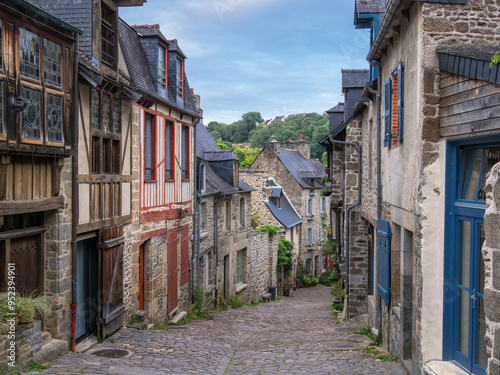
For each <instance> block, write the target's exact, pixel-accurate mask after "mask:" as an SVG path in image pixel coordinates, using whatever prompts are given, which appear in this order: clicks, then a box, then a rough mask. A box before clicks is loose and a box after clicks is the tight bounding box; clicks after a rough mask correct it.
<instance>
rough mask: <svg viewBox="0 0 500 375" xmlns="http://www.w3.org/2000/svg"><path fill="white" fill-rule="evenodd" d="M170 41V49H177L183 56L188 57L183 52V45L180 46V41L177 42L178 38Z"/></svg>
mask: <svg viewBox="0 0 500 375" xmlns="http://www.w3.org/2000/svg"><path fill="white" fill-rule="evenodd" d="M168 43H169V46H168V50H169V51H175V52H177V53H179V54H180V55H181V56H182V57H184V58H186V55H184V52H182V50H181V47H179V43H177V39H172V40H169V41H168Z"/></svg>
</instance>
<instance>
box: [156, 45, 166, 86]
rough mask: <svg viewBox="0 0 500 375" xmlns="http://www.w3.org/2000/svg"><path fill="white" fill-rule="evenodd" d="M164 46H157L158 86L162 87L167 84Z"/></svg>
mask: <svg viewBox="0 0 500 375" xmlns="http://www.w3.org/2000/svg"><path fill="white" fill-rule="evenodd" d="M165 61H166V60H165V48H164V47H162V46H158V88H159V89H160V88H161V89H164V88H166V86H167V78H166V76H165V72H166V70H167V68H166V66H165Z"/></svg>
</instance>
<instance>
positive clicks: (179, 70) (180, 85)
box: [175, 58, 184, 98]
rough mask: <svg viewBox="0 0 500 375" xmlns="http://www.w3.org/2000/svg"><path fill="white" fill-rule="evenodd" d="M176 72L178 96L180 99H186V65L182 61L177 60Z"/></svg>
mask: <svg viewBox="0 0 500 375" xmlns="http://www.w3.org/2000/svg"><path fill="white" fill-rule="evenodd" d="M175 72H176V82H177V85H176V86H177V87H176V89H177V96H178V97H179V98H183V97H184V80H183V79H182V77H183V76H184V63H183V62H182V60H181V59H179V58H177V60H176V67H175Z"/></svg>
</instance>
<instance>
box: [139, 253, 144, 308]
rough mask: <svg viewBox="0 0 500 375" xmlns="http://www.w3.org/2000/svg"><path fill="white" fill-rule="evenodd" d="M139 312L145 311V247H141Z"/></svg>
mask: <svg viewBox="0 0 500 375" xmlns="http://www.w3.org/2000/svg"><path fill="white" fill-rule="evenodd" d="M139 310H144V245H141V246H140V247H139Z"/></svg>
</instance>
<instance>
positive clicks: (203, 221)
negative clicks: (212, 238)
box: [200, 201, 208, 233]
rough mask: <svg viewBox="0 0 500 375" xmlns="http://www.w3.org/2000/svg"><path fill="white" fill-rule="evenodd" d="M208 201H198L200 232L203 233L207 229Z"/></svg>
mask: <svg viewBox="0 0 500 375" xmlns="http://www.w3.org/2000/svg"><path fill="white" fill-rule="evenodd" d="M207 219H208V202H207V201H203V202H201V203H200V232H202V233H205V232H206V231H207V229H208V225H207V224H208V222H207Z"/></svg>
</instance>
